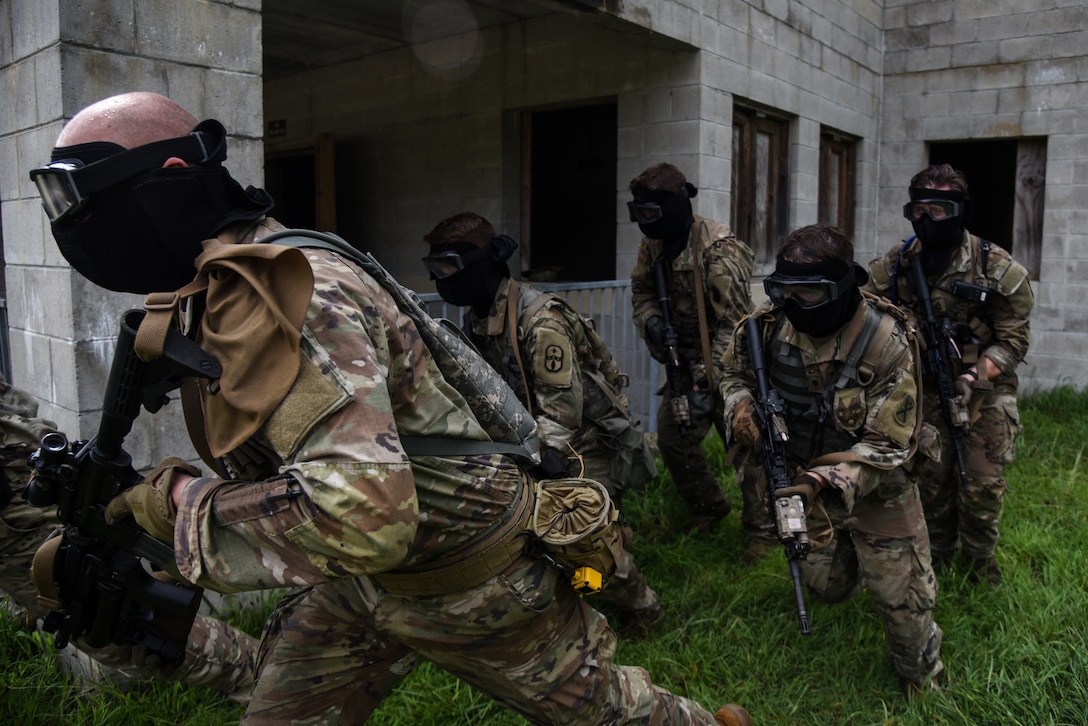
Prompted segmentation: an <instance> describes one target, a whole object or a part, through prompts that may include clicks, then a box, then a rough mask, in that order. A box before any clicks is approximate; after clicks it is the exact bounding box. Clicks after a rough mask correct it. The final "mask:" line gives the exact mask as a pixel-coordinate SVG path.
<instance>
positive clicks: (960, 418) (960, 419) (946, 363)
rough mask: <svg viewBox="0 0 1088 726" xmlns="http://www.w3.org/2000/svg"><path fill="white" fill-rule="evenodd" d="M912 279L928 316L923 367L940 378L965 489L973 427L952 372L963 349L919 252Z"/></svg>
mask: <svg viewBox="0 0 1088 726" xmlns="http://www.w3.org/2000/svg"><path fill="white" fill-rule="evenodd" d="M911 281H912V282H913V284H914V292H915V294H917V295H918V300H919V301H920V302H921V303H922V312H923V314H924V315H925V318H924V319H923V320H922V338H923V339H924V340H925V343H926V349H925V351H924V352H923V353H922V367H923V369H924V371H925V373H926V374H927V375H928V376H929V377H930V378H931V379H932V378H935V379H936V381H937V397H938V399H939V401H940V406H941V418H942V419H944V422H945V425H946V426H948V433H949V436H951V438H952V448H953V450H954V451H955V454H956V468H957V470H958V471H959V479H960V486H961V487H962V488H964V489H966V488H967V461H966V456H965V454H964V451H963V440H964V439H965V438H967V436H968V434H969V433H970V430H971V427H970V419H969V418H968V413H967V411H966V410H964V407H963V406H962V405H960V398H959V395H958V394H957V393H956V385H955V382H956V376H955V374H954V373H953V372H952V361H953V360H959V359H960V352H959V349H958V348H957V347H956V342H955V337H954V335H953V333H952V326H951V322H950V321H949V319H948V318H944V319H942V320H937V317H936V316H935V315H934V313H933V298H932V297H931V296H930V293H929V284H928V283H927V282H926V273H925V270H924V269H923V268H922V259H921V256H920V255H915V256H914V259H913V260H911Z"/></svg>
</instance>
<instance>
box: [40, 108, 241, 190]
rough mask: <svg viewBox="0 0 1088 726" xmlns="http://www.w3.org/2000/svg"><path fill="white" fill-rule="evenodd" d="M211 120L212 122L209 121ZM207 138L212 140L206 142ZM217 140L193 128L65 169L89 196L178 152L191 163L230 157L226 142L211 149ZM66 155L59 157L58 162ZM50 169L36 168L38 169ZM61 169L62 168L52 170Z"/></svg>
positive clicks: (179, 155) (71, 178) (209, 161)
mask: <svg viewBox="0 0 1088 726" xmlns="http://www.w3.org/2000/svg"><path fill="white" fill-rule="evenodd" d="M205 123H208V122H205ZM205 140H207V141H208V143H205ZM214 142H215V140H214V139H213V138H212V137H211V134H210V133H209V132H208V131H193V132H192V133H190V134H189V135H188V136H183V137H179V138H175V139H164V140H162V141H155V142H152V143H150V144H145V145H143V146H137V147H136V148H134V149H128V150H126V151H122V152H121V153H120V154H114V155H113V156H109V157H106V158H105V159H102V160H100V161H96V162H95V163H93V164H88V165H87V166H81V167H79V168H78V169H65V170H63V171H64V172H65V175H66V176H67V177H68V178H69V179H70V180H71V181H70V184H71V186H72V188H73V189H74V190H76V192H77V193H78V195H79V197H80V198H81V199H86V198H87V197H88V196H90V195H91V194H94V193H95V192H99V191H102V190H103V189H108V188H109V187H111V186H113V185H114V184H119V183H120V182H123V181H125V180H126V179H130V178H132V177H134V176H136V175H137V174H140V173H141V172H144V171H147V170H148V169H150V168H152V165H154V164H160V163H161V162H162V161H163V160H164V158H166V157H171V156H176V157H178V158H181V159H184V160H185V161H187V162H189V163H191V164H197V165H204V164H208V163H212V162H217V161H222V160H223V159H225V158H226V154H225V153H224V152H225V145H224V144H223V143H222V139H220V142H219V143H218V144H216V145H215V147H214V148H212V149H209V146H210V145H211V144H214ZM60 161H63V159H58V160H57V161H56V162H53V163H58V162H60ZM46 170H49V167H45V169H35V170H34V172H39V173H40V172H43V171H46ZM49 171H51V172H52V173H58V172H60V171H61V170H59V169H53V170H49ZM34 172H32V174H34Z"/></svg>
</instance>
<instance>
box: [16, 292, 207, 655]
mask: <svg viewBox="0 0 1088 726" xmlns="http://www.w3.org/2000/svg"><path fill="white" fill-rule="evenodd" d="M144 314H145V313H144V311H143V310H129V311H128V312H126V313H125V314H124V315H123V316H122V319H121V325H120V332H119V333H118V336H117V347H116V350H115V351H114V357H113V363H112V365H111V367H110V374H109V379H108V381H107V384H106V393H105V398H104V401H103V407H102V418H101V420H100V422H99V426H98V431H97V433H96V435H95V436H94V437H93V438H91V439H89V440H87V441H77V442H75V443H74V444H69V441H68V438H67V437H66V436H65V435H64V434H62V433H58V432H53V433H49V434H46V435H45V436H43V437H42V441H41V447H40V448H39V449H38V451H36V452H35V453H33V454H32V455H31V457H30V463H31V465H32V467H33V469H34V473H33V475H32V476H31V480H30V483H29V484H28V486H27V500H28V501H29V502H30V503H31V504H32V505H34V506H40V507H44V506H49V505H53V504H55V505H56V506H57V518H58V519H59V521H60V522H61V524H63V525H64V532H63V535H62V541H61V542H60V544H59V546H56V548H55V555H53V550H52V549H49V550H48V555H47V558H46V560H45V561H44V562H41V563H39V559H38V557H36V558H35V564H34V568H35V570H36V572H35V578H36V581H42V580H43V579H44V580H46V581H51V585H52V586H53V587H54V588H55V594H56V598H55V600H56V601H57V603H58V607H56V608H55V609H54V610H53V611H52V612H50V613H49V615H48V616H47V617H46V621H45V627H46V629H47V630H50V631H51V632H54V633H55V634H56V636H55V642H56V644H57V646H58V647H64V646H65V645H66V644H67V643H68V642H69V640H71V639H75V638H82V639H83V641H84V642H85V643H86V644H87V645H89V646H91V647H96V648H97V647H103V646H106V645H109V644H111V643H115V644H131V645H141V646H144V647H145V648H147V649H148V651H149V652H151V653H156V654H158V655H160V656H162V657H164V658H165V659H166V660H168V661H171V662H175V663H176V662H180V661H181V660H182V659H183V658H184V656H185V643H186V641H187V640H188V634H189V629H190V628H191V627H192V623H193V619H194V618H195V617H196V611H197V608H198V607H199V606H200V597H201V594H202V593H203V590H202V589H201V588H199V587H196V586H192V585H188V584H184V585H182V584H176V583H175V582H168V581H166V579H171V578H166V579H160V578H162V575H159V576H158V577H157V576H156V575H155V574H152V573H150V572H148V571H147V570H146V569H145V568H144V566H143V564H142V563H141V560H146V561H147V562H148V563H149V564H150V566H151V568H152V570H153V571H155V572H156V573H158V572H165V573H167V574H169V575H172V576H173V577H174V578H177V579H180V575H179V574H178V571H177V565H176V564H175V561H174V549H173V546H172V545H171V544H170V543H166V542H162V541H160V540H157V539H155V538H154V537H152V536H151V535H149V534H148V533H147V532H145V531H144V530H143V529H142V528H141V527H139V526H138V525H137V524H136V522H135V521H134V520H132V519H131V518H129V519H126V520H124V521H122V522H119V523H117V524H110V523H109V522H108V521H106V517H105V509H106V505H108V504H109V502H110V501H111V500H112V499H113V498H114V497H115V496H117V494H119V493H120V492H122V491H123V490H125V489H128V488H129V487H132V486H133V485H135V484H137V483H139V482H140V480H141V479H142V477H141V476H140V474H139V473H138V472H137V471H136V470H135V469H134V468H133V466H132V457H131V456H129V454H128V453H127V452H126V451H125V450H124V448H123V444H124V440H125V436H127V435H128V433H129V432H130V431H131V429H132V425H133V423H134V422H135V420H136V417H137V416H138V415H139V413H140V408H141V406H142V407H144V408H146V409H147V410H148V411H149V412H151V413H155V412H156V411H158V410H159V409H160V408H161V407H162V406H163V405H165V404H166V403H167V401H168V400H169V399H168V398H167V395H166V394H167V393H169V392H170V391H172V390H174V389H175V388H177V387H178V386H180V385H181V383H182V382H183V381H184V379H186V378H189V377H202V378H210V379H214V378H218V377H219V376H220V374H221V372H222V371H221V368H220V366H219V364H218V362H217V361H215V359H214V358H212V357H211V356H209V355H208V354H207V353H205V352H204V351H203V350H202V349H201V348H200V347H199V346H197V345H196V344H195V343H194V342H193V341H191V340H189V339H188V338H186V337H185V336H184V335H183V334H182V333H181V332H180V331H178V330H176V329H171V330H170V331H169V333H168V334H167V337H166V342H165V344H164V346H163V355H162V357H160V358H156V359H154V360H152V361H147V362H145V361H143V360H141V359H140V358H139V356H137V354H136V352H135V350H134V344H135V340H136V332H137V330H138V329H139V326H140V323H141V322H142V321H143V317H144ZM43 551H46V550H45V548H44V547H43V550H42V551H40V552H39V554H41V553H42V552H43ZM42 570H45V572H43V571H42Z"/></svg>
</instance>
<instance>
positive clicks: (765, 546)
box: [742, 537, 780, 565]
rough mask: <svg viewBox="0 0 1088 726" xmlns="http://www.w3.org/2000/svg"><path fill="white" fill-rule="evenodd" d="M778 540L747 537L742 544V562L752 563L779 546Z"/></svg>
mask: <svg viewBox="0 0 1088 726" xmlns="http://www.w3.org/2000/svg"><path fill="white" fill-rule="evenodd" d="M779 546H780V545H779V544H778V540H773V539H756V538H755V537H752V538H749V540H748V541H747V542H746V543H745V545H744V554H743V555H742V557H743V559H744V564H746V565H753V564H755V563H756V562H759V561H760V560H762V559H763V558H764V557H766V556H767V555H768V554H770V553H771V552H773V551H774V550H775V548H777V547H779Z"/></svg>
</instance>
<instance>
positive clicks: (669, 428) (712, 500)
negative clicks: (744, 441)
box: [657, 392, 729, 515]
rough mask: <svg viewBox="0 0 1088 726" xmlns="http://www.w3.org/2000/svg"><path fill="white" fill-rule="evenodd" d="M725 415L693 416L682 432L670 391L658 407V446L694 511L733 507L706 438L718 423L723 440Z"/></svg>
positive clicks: (678, 491)
mask: <svg viewBox="0 0 1088 726" xmlns="http://www.w3.org/2000/svg"><path fill="white" fill-rule="evenodd" d="M722 417H723V414H722V413H721V412H720V411H716V410H715V411H709V412H707V414H706V415H704V416H699V417H695V416H692V420H691V425H690V426H688V427H687V429H686V430H685V431H684V432H683V433H681V431H680V426H679V424H677V422H676V421H675V419H674V418H673V412H672V406H671V405H670V403H669V395H668V393H667V392H666V393H665V395H663V396H662V397H661V400H660V402H659V404H658V407H657V447H658V449H659V450H660V452H661V459H662V461H664V462H665V466H666V468H668V470H669V474H670V475H671V476H672V482H673V486H675V487H676V493H677V494H679V495H680V498H681V499H683V500H684V502H686V503H687V505H688V510H689V511H691V513H692V514H695V515H697V514H699V513H701V512H711V513H713V512H719V511H721V510H722V509H725V508H728V507H729V499H728V497H726V494H725V491H724V490H723V489H722V487H721V485H720V484H719V483H718V477H717V476H716V475H715V474H714V472H713V471H712V470H711V468H710V464H709V463H708V462H707V460H706V452H704V451H703V439H705V438H706V435H707V434H708V433H709V432H710V429H711V426H714V427H715V428H716V429H717V430H718V433H719V435H720V436H721V437H722V441H725V440H726V438H725V435H724V432H723V431H722V430H721V428H720V427H721V425H722V424H721V420H722Z"/></svg>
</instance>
